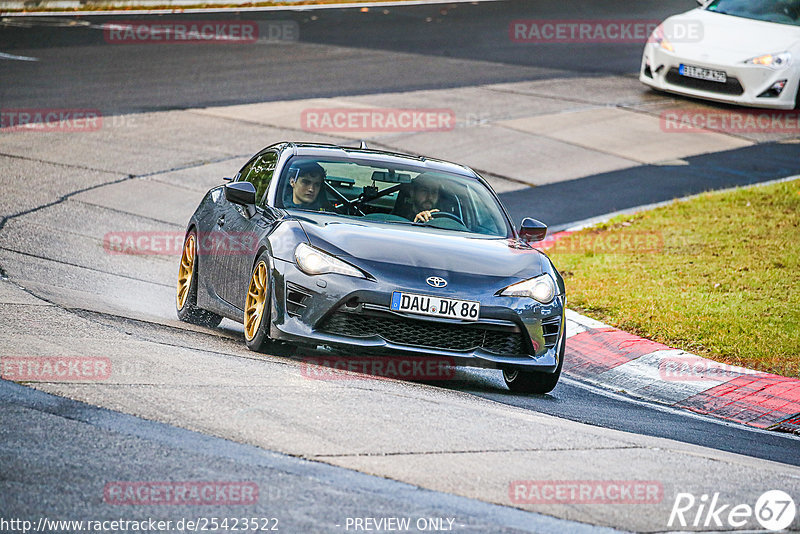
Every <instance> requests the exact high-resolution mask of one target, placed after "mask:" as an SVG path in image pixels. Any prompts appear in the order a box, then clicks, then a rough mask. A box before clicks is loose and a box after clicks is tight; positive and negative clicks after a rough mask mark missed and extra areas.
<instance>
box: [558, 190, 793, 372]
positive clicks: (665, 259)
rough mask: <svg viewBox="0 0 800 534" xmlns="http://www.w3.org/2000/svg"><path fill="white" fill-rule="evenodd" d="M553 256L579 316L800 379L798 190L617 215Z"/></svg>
mask: <svg viewBox="0 0 800 534" xmlns="http://www.w3.org/2000/svg"><path fill="white" fill-rule="evenodd" d="M637 241H638V245H637V244H636V243H637ZM620 243H623V244H622V245H620ZM548 253H549V255H550V257H551V258H552V260H553V262H554V263H555V265H556V267H557V268H558V269H559V270H560V271H561V273H562V274H563V275H564V279H565V282H566V286H567V299H568V305H569V307H570V308H572V309H575V310H578V311H580V312H581V313H584V314H586V315H588V316H590V317H594V318H595V319H598V320H601V321H604V322H606V323H608V324H611V325H613V326H616V327H618V328H621V329H623V330H627V331H629V332H633V333H636V334H638V335H640V336H642V337H646V338H648V339H652V340H655V341H658V342H661V343H664V344H666V345H669V346H672V347H676V348H680V349H684V350H686V351H690V352H693V353H695V354H699V355H702V356H706V357H708V358H711V359H714V360H717V361H720V362H724V363H730V364H734V365H741V366H744V367H749V368H752V369H757V370H760V371H766V372H771V373H776V374H780V375H784V376H793V377H798V376H800V180H794V181H790V182H784V183H780V184H774V185H769V186H763V187H754V188H749V189H739V190H736V191H733V192H724V193H706V194H703V195H701V196H699V197H697V198H693V199H690V200H688V201H682V202H674V203H672V204H670V205H668V206H665V207H662V208H657V209H654V210H652V211H647V212H642V213H639V214H637V215H631V216H622V217H617V218H615V219H613V220H611V221H609V222H608V223H606V224H603V225H599V226H596V227H593V228H590V229H587V230H583V231H581V232H578V233H575V234H572V235H570V236H568V237H566V238H565V239H564V240H562V241H559V242H558V244H557V245H556V246H555V247H554V248H553V249H551V250H550V251H549V252H548Z"/></svg>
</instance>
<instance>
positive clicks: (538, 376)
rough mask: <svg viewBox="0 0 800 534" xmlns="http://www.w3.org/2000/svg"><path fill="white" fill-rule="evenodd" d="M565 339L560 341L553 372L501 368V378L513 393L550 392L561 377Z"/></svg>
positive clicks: (538, 393)
mask: <svg viewBox="0 0 800 534" xmlns="http://www.w3.org/2000/svg"><path fill="white" fill-rule="evenodd" d="M565 349H566V341H564V342H562V345H561V351H560V354H559V356H558V366H557V367H556V371H555V372H554V373H541V372H537V371H520V370H519V369H503V380H505V383H506V386H508V389H510V390H511V391H513V392H514V393H524V394H536V395H543V394H545V393H550V392H551V391H553V389H555V387H556V384H558V379H559V378H560V377H561V368H562V367H563V366H564V352H565Z"/></svg>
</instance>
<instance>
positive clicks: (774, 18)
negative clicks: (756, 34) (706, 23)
mask: <svg viewBox="0 0 800 534" xmlns="http://www.w3.org/2000/svg"><path fill="white" fill-rule="evenodd" d="M706 9H708V10H709V11H713V12H715V13H723V14H725V15H733V16H734V17H744V18H748V19H754V20H763V21H765V22H777V23H778V24H792V25H794V26H800V0H714V1H713V2H711V3H710V4H709V5H708V6H707V7H706Z"/></svg>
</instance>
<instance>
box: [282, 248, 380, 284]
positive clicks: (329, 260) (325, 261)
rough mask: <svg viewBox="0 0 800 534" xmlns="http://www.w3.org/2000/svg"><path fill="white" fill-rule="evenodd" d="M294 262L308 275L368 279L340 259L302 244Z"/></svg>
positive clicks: (295, 253)
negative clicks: (331, 275)
mask: <svg viewBox="0 0 800 534" xmlns="http://www.w3.org/2000/svg"><path fill="white" fill-rule="evenodd" d="M294 260H295V262H296V263H297V266H298V267H299V268H300V270H301V271H303V272H304V273H306V274H311V275H314V274H328V273H338V274H343V275H346V276H355V277H356V278H366V277H365V276H364V273H362V272H361V271H360V270H358V269H357V268H355V267H353V266H352V265H350V264H349V263H345V262H343V261H342V260H340V259H339V258H335V257H334V256H331V255H330V254H326V253H325V252H322V251H321V250H318V249H315V248H313V247H310V246H308V245H306V244H305V243H300V244H299V245H297V248H296V249H294Z"/></svg>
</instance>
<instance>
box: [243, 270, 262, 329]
mask: <svg viewBox="0 0 800 534" xmlns="http://www.w3.org/2000/svg"><path fill="white" fill-rule="evenodd" d="M266 302H267V265H266V264H265V263H264V262H263V261H260V262H258V265H256V268H255V270H254V271H253V277H252V278H251V279H250V287H249V288H248V289H247V299H246V300H245V303H244V336H245V337H246V338H247V340H248V341H250V340H252V339H253V338H254V337H256V333H257V332H258V328H259V327H260V326H261V320H262V319H263V317H264V307H265V305H266Z"/></svg>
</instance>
